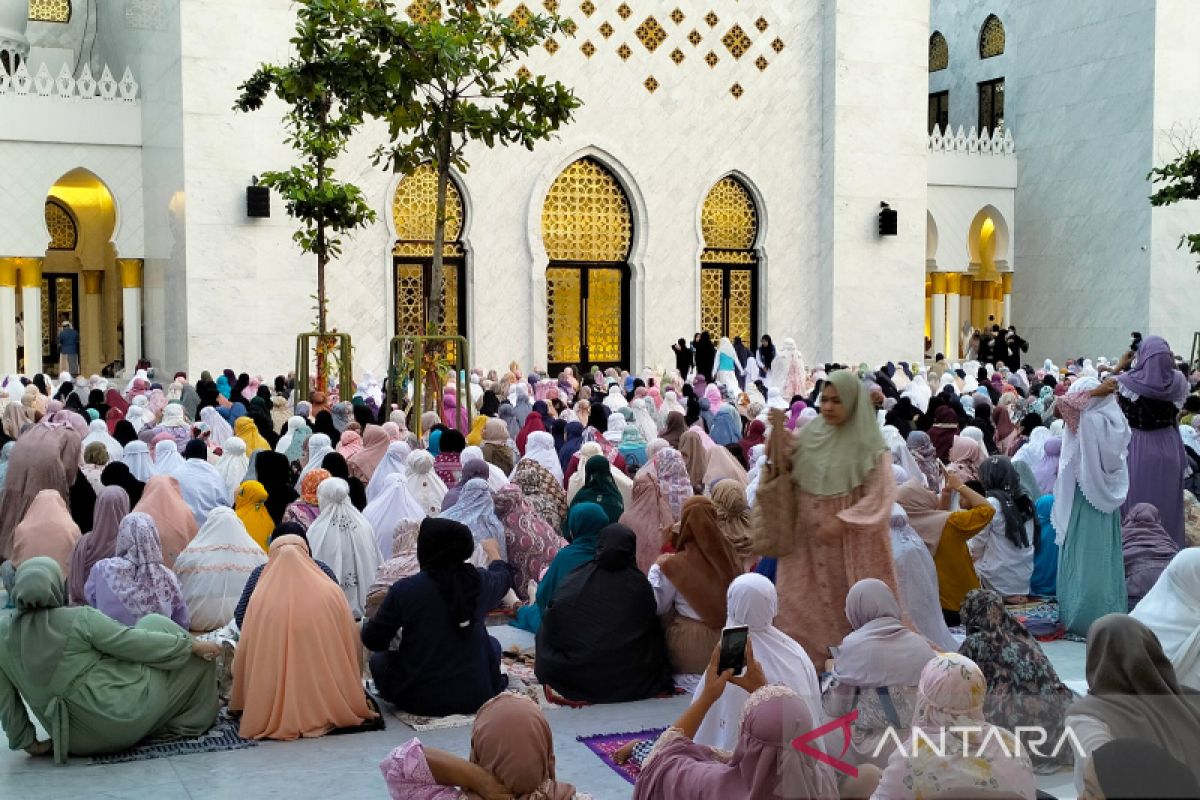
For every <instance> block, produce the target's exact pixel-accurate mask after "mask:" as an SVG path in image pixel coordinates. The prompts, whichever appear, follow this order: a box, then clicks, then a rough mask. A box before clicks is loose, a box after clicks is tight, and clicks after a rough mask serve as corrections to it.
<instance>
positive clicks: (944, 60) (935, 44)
mask: <svg viewBox="0 0 1200 800" xmlns="http://www.w3.org/2000/svg"><path fill="white" fill-rule="evenodd" d="M1001 36H1003V32H1001ZM948 66H950V45H948V44H947V43H946V37H945V36H942V34H941V32H940V31H934V32H933V35H932V36H930V37H929V71H930V72H940V71H942V70H944V69H945V68H946V67H948Z"/></svg>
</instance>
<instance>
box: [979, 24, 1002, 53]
mask: <svg viewBox="0 0 1200 800" xmlns="http://www.w3.org/2000/svg"><path fill="white" fill-rule="evenodd" d="M1003 54H1004V23H1003V22H1001V21H1000V18H999V17H997V16H996V15H995V14H989V15H988V18H987V19H985V20H984V21H983V27H982V28H980V29H979V57H980V58H991V57H992V56H999V55H1003Z"/></svg>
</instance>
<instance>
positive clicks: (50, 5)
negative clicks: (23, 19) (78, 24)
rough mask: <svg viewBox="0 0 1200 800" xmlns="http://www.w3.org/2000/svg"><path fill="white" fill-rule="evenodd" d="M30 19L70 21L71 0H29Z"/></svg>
mask: <svg viewBox="0 0 1200 800" xmlns="http://www.w3.org/2000/svg"><path fill="white" fill-rule="evenodd" d="M29 19H30V20H31V21H33V22H70V21H71V0H29Z"/></svg>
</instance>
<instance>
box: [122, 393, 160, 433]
mask: <svg viewBox="0 0 1200 800" xmlns="http://www.w3.org/2000/svg"><path fill="white" fill-rule="evenodd" d="M125 419H126V420H128V421H129V424H131V425H132V426H133V430H134V432H135V433H141V432H142V428H144V427H146V426H147V425H153V424H154V412H153V411H151V410H150V401H149V400H147V399H146V395H144V394H139V395H138V396H137V397H135V398H133V400H132V401H131V402H130V404H129V410H128V411H126V412H125Z"/></svg>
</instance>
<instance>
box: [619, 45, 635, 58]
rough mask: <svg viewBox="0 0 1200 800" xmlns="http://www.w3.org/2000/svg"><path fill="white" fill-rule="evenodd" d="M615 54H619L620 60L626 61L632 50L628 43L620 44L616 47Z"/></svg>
mask: <svg viewBox="0 0 1200 800" xmlns="http://www.w3.org/2000/svg"><path fill="white" fill-rule="evenodd" d="M617 55H619V56H620V57H621V60H622V61H628V60H629V57H630V56H631V55H633V50H631V49H630V48H629V45H627V44H622V45H621V46H620V47H618V48H617Z"/></svg>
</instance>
